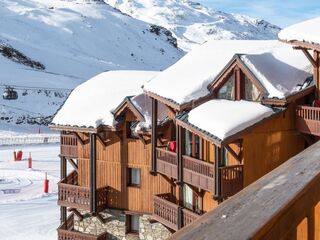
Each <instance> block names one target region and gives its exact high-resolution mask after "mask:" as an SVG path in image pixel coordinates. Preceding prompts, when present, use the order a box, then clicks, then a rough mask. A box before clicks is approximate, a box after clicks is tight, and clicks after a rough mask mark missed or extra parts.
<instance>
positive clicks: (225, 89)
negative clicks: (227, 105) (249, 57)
mask: <svg viewBox="0 0 320 240" xmlns="http://www.w3.org/2000/svg"><path fill="white" fill-rule="evenodd" d="M218 98H219V99H228V100H233V99H234V74H232V76H231V77H230V78H229V80H228V81H227V82H226V83H225V84H224V85H223V86H222V87H221V88H220V89H219V91H218Z"/></svg>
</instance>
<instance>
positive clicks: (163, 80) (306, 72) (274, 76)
mask: <svg viewBox="0 0 320 240" xmlns="http://www.w3.org/2000/svg"><path fill="white" fill-rule="evenodd" d="M235 54H240V55H242V58H241V59H242V60H243V61H244V62H245V63H246V64H247V66H248V67H249V69H250V70H251V71H252V72H253V74H255V75H256V77H257V79H258V80H260V81H261V83H262V85H263V86H264V87H265V88H266V90H267V92H268V96H267V97H269V98H273V97H277V98H283V97H284V96H286V95H289V94H290V93H292V92H293V91H294V90H296V86H297V84H303V83H304V81H305V80H306V78H307V76H310V75H311V65H310V63H309V62H308V61H307V59H306V57H305V56H303V54H302V53H301V52H299V51H294V50H293V49H292V48H291V47H290V46H288V45H287V44H285V43H282V42H279V41H252V40H222V41H216V40H214V41H209V42H207V43H205V44H203V45H202V46H200V47H198V48H197V49H195V50H194V51H191V52H190V53H189V54H187V55H186V56H185V57H183V58H182V59H181V60H180V61H178V62H177V63H176V64H174V65H172V66H171V67H169V68H168V69H166V70H165V71H163V72H161V73H160V74H159V75H157V76H156V77H155V78H153V79H151V80H150V81H149V82H147V83H146V84H145V85H144V90H145V91H147V92H152V93H155V94H157V95H160V96H162V97H164V98H167V99H171V100H173V101H174V102H175V103H177V104H180V105H181V104H183V103H187V102H190V101H192V100H196V99H198V98H200V97H203V96H205V95H207V94H209V90H208V89H207V86H208V85H209V83H211V82H212V81H214V80H215V78H216V77H217V76H218V75H219V73H220V72H221V71H222V70H223V69H224V68H225V67H226V66H227V64H228V63H229V61H230V60H231V59H232V58H233V57H234V55H235Z"/></svg>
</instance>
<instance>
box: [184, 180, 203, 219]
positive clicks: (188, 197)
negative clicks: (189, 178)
mask: <svg viewBox="0 0 320 240" xmlns="http://www.w3.org/2000/svg"><path fill="white" fill-rule="evenodd" d="M183 206H184V207H185V208H188V209H190V210H192V211H195V212H197V213H201V212H202V198H201V197H199V196H198V195H197V194H196V193H195V192H194V191H193V190H192V189H191V188H190V187H189V186H188V185H187V184H183Z"/></svg>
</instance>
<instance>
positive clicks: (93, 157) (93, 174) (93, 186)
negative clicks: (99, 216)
mask: <svg viewBox="0 0 320 240" xmlns="http://www.w3.org/2000/svg"><path fill="white" fill-rule="evenodd" d="M96 191H97V178H96V134H95V133H90V212H91V214H93V215H94V214H96V213H97V199H96V196H97V192H96Z"/></svg>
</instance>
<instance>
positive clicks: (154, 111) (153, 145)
mask: <svg viewBox="0 0 320 240" xmlns="http://www.w3.org/2000/svg"><path fill="white" fill-rule="evenodd" d="M151 121H152V131H151V149H152V151H151V152H152V153H151V171H150V173H151V174H152V175H154V176H155V175H157V150H156V147H157V138H158V131H157V124H158V101H157V100H156V99H154V98H152V120H151Z"/></svg>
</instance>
